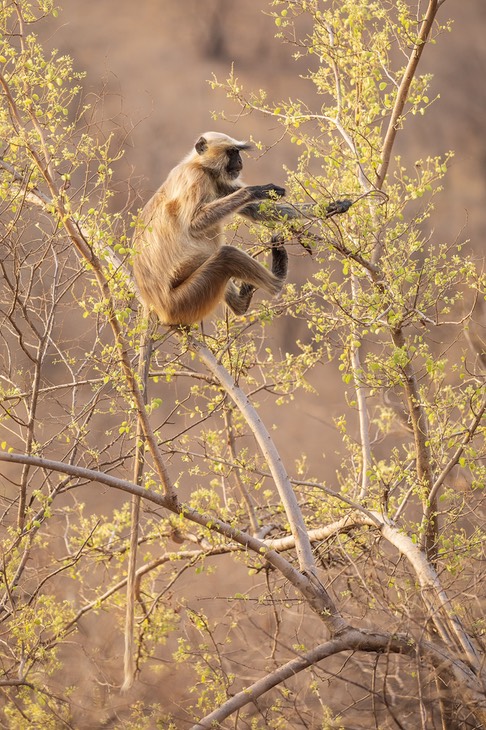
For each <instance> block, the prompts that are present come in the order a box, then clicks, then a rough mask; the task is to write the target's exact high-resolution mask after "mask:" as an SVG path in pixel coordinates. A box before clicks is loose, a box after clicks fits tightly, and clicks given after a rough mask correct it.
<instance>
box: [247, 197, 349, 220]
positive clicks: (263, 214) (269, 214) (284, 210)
mask: <svg viewBox="0 0 486 730" xmlns="http://www.w3.org/2000/svg"><path fill="white" fill-rule="evenodd" d="M351 205H352V201H351V200H348V199H346V200H335V201H334V202H332V203H329V205H328V206H327V208H326V215H325V217H326V218H331V216H333V215H337V214H339V213H346V211H347V210H349V208H350V207H351ZM315 211H316V206H315V205H314V204H312V203H296V204H295V205H289V204H286V203H274V202H271V203H265V204H263V205H262V203H258V202H256V203H249V204H248V205H245V207H244V208H241V210H239V211H238V213H239V215H243V216H245V218H249V219H250V220H252V221H257V222H272V223H273V222H275V221H281V220H285V219H287V220H294V219H296V218H315V217H318V216H316V212H315Z"/></svg>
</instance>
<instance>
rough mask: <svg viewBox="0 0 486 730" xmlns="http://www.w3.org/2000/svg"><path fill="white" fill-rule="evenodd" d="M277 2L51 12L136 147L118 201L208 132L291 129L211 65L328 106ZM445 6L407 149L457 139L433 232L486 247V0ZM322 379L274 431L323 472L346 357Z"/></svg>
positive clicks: (121, 5)
mask: <svg viewBox="0 0 486 730" xmlns="http://www.w3.org/2000/svg"><path fill="white" fill-rule="evenodd" d="M270 10H271V7H270V3H269V2H267V0H239V2H237V3H233V2H228V0H184V1H183V2H180V1H177V2H176V0H139V2H137V3H134V2H131V1H129V0H103V2H99V1H98V0H83V1H82V2H80V1H79V0H63V2H62V5H61V8H60V13H59V17H58V18H57V19H56V20H55V21H54V20H53V21H51V34H50V36H49V37H48V44H49V45H50V46H51V47H52V48H57V49H59V51H60V52H61V53H67V54H69V55H71V56H72V57H73V58H74V60H75V67H77V69H78V70H80V71H83V70H84V71H86V74H87V75H86V78H85V79H84V80H83V82H82V83H83V87H84V91H85V93H86V94H88V95H89V96H90V98H91V101H92V102H93V103H95V102H96V100H97V98H99V99H100V101H99V108H98V112H97V113H98V115H99V118H100V120H103V126H104V129H105V130H111V131H113V133H114V134H115V136H116V141H117V143H118V144H119V145H120V146H122V147H123V148H124V149H125V155H124V158H123V160H122V161H121V162H120V163H119V164H118V165H117V166H116V167H115V168H114V169H115V179H114V184H115V186H116V188H117V190H118V195H116V196H115V197H114V199H113V208H114V210H116V209H117V207H118V208H119V209H122V208H124V207H125V206H126V205H127V200H129V203H128V206H129V208H130V209H131V210H132V211H133V212H135V211H136V210H137V209H138V208H139V207H140V206H141V205H143V203H145V202H146V201H147V200H148V198H149V197H150V196H151V195H152V194H153V192H154V191H155V190H156V189H157V188H158V186H159V185H160V184H161V183H162V181H163V180H164V179H165V177H166V175H167V173H168V171H169V170H170V169H171V168H172V167H173V166H174V165H175V164H176V163H177V162H178V161H179V160H180V159H181V158H182V157H183V156H184V155H185V154H186V153H187V151H189V149H190V148H191V147H192V145H193V143H194V141H195V139H196V138H197V136H198V135H199V134H200V133H201V132H204V131H207V130H210V129H216V130H219V131H223V132H226V133H228V134H230V135H231V136H234V137H236V138H239V139H241V138H243V139H245V138H248V137H250V136H253V137H254V139H256V140H261V141H262V142H263V143H264V144H265V145H268V146H270V145H273V144H275V143H276V142H277V141H278V140H280V139H281V135H282V130H281V128H280V127H279V126H277V125H276V123H275V121H274V120H273V119H271V118H270V117H267V116H265V115H258V114H252V115H250V116H239V109H238V108H237V107H236V106H235V105H234V104H233V103H232V102H230V101H229V100H227V99H226V97H225V94H224V92H223V91H221V90H213V89H212V88H211V86H210V84H209V83H208V81H209V80H211V79H212V78H213V76H216V77H217V78H218V80H220V81H224V80H225V79H226V78H228V76H229V74H230V72H231V68H232V66H234V72H235V75H236V76H237V77H238V79H239V80H240V81H241V83H242V84H243V87H244V89H245V90H246V91H247V92H250V91H251V90H256V91H258V90H259V89H265V90H266V91H267V93H268V98H269V100H270V101H275V102H278V101H279V100H281V99H288V98H289V97H292V98H299V99H303V100H305V101H306V102H308V103H309V104H310V105H311V107H312V108H316V102H317V103H318V98H317V97H316V96H315V94H314V87H313V85H312V84H311V82H309V81H307V80H306V79H305V78H304V77H305V75H306V69H307V64H308V63H309V59H305V58H304V59H301V60H300V61H298V62H296V61H295V60H294V59H293V57H292V54H293V52H294V51H295V48H293V47H292V46H291V45H288V44H284V43H282V42H281V41H279V40H277V39H275V37H274V36H275V32H276V30H277V29H276V27H275V24H274V20H273V18H271V17H270V16H269V15H268V12H269V11H270ZM440 17H441V20H445V19H446V18H447V17H451V18H452V19H453V20H454V23H453V27H452V32H451V33H443V34H442V35H441V36H439V37H438V38H437V39H436V40H437V43H436V44H435V45H430V46H429V48H427V49H426V52H425V53H424V55H423V58H422V61H421V66H420V72H421V73H432V74H433V75H434V78H433V80H432V83H431V88H430V90H429V97H430V99H434V98H435V97H437V96H438V97H439V98H437V100H436V101H435V103H433V104H432V105H431V107H430V108H429V109H428V111H427V113H426V115H425V116H423V117H422V116H415V117H409V118H408V119H407V123H406V127H405V129H404V131H403V132H402V133H401V134H400V135H399V143H398V147H397V151H398V152H399V153H400V154H401V155H402V157H403V160H404V162H405V164H408V163H410V162H412V163H413V162H414V161H415V160H417V159H419V158H423V157H427V156H429V155H436V154H445V153H446V152H448V151H449V150H454V152H455V157H454V159H453V160H452V162H451V163H450V170H449V173H448V175H447V176H446V179H445V188H444V192H443V193H442V194H441V195H440V196H438V197H437V198H436V206H437V207H436V209H437V215H435V216H434V217H433V219H432V220H431V225H432V226H433V235H434V236H437V237H441V238H442V239H444V240H446V241H454V240H455V239H456V238H459V239H460V240H466V239H470V240H471V243H472V246H473V247H474V249H475V250H476V252H477V253H478V255H480V256H483V251H484V243H483V242H484V238H485V234H486V208H485V201H486V146H485V144H484V130H485V127H486V84H485V81H484V79H485V78H486V44H485V43H484V28H485V25H486V3H485V2H484V0H467V2H458V1H457V0H446V2H445V3H444V6H443V7H442V8H441V11H440ZM304 22H305V21H304ZM213 112H217V113H221V112H224V114H225V117H226V120H225V121H222V120H221V119H218V120H216V121H215V120H214V119H213V117H212V113H213ZM298 150H299V148H298V147H296V146H295V145H291V144H290V141H289V140H288V139H286V138H284V139H283V140H281V141H280V142H279V143H278V144H277V145H276V146H275V147H273V148H272V149H270V150H269V151H268V152H267V154H265V155H264V156H259V155H258V154H255V155H253V156H252V158H250V159H249V158H246V160H245V170H244V179H245V181H246V182H247V183H249V184H256V183H265V182H275V183H277V184H282V183H284V182H285V172H284V170H283V166H284V165H287V166H290V167H293V166H294V164H295V162H296V160H297V157H298ZM315 266H316V264H315V263H314V261H313V260H312V259H311V258H310V257H309V256H307V254H301V255H299V256H292V255H291V261H290V267H291V268H290V274H289V277H290V279H291V280H293V281H297V282H301V281H303V280H304V279H305V278H306V277H307V276H309V275H311V274H312V270H313V267H315ZM266 336H267V337H268V338H272V339H274V341H275V344H276V345H277V346H278V347H281V348H282V349H284V350H289V351H292V347H293V346H294V347H295V345H294V344H293V343H295V341H296V339H298V338H302V339H304V341H305V338H306V336H307V333H306V327H305V325H304V324H303V323H301V322H298V321H296V320H293V319H290V318H285V317H281V318H280V319H279V321H278V322H276V323H274V324H273V325H272V327H271V328H267V331H266ZM316 377H318V378H319V383H318V385H319V387H318V390H319V392H320V394H321V397H320V398H318V399H316V398H315V397H314V396H313V395H311V394H306V393H301V394H299V400H298V402H296V403H295V407H293V408H291V409H289V408H286V409H279V411H278V418H277V420H276V423H277V424H278V427H279V428H278V434H277V435H276V439H277V443H278V445H279V446H280V447H283V448H285V446H286V445H287V444H288V443H289V439H290V443H295V441H294V439H301V438H302V433H305V434H306V442H305V449H306V451H307V453H308V454H309V467H311V468H312V467H317V472H321V473H322V456H323V451H326V460H327V461H326V471H327V473H328V474H331V475H332V474H333V473H334V470H333V467H334V466H335V465H336V464H335V460H334V456H333V448H332V439H334V438H336V434H335V433H334V427H333V425H332V419H333V417H334V416H336V415H339V413H340V412H341V403H342V399H343V391H342V386H341V383H340V378H339V376H338V375H337V374H336V372H335V369H334V368H333V372H331V371H330V369H329V368H328V369H327V373H326V376H325V382H323V377H322V371H321V373H320V375H317V376H316ZM316 384H317V383H316ZM326 390H327V392H326ZM296 412H298V414H299V417H298V418H296ZM263 415H264V416H266V417H267V418H268V417H270V419H272V420H270V422H269V425H271V424H272V422H273V421H274V419H275V416H274V411H273V408H272V406H270V411H269V412H267V411H266V410H264V411H263ZM317 423H319V424H320V426H321V428H316V425H317ZM326 434H327V436H325V435H326ZM323 436H324V442H323ZM327 437H329V439H330V441H329V442H327ZM329 470H331V471H329Z"/></svg>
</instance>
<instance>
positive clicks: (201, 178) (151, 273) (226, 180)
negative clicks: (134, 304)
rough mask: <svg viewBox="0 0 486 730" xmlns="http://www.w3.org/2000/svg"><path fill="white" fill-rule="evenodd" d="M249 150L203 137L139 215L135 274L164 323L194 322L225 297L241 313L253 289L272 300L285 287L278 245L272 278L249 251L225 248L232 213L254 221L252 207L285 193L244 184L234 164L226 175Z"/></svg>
mask: <svg viewBox="0 0 486 730" xmlns="http://www.w3.org/2000/svg"><path fill="white" fill-rule="evenodd" d="M248 148H249V145H248V143H246V142H243V141H239V140H235V139H232V138H231V137H228V136H227V135H225V134H220V133H217V132H207V133H206V134H204V135H202V136H201V137H200V138H199V139H198V141H197V142H196V145H195V147H194V149H193V150H191V152H190V153H189V154H188V155H187V156H186V157H185V158H184V159H183V160H182V162H181V163H180V164H179V165H177V166H176V167H174V168H173V170H171V172H170V173H169V175H168V177H167V179H166V181H165V182H164V183H163V185H162V186H161V187H160V188H159V190H158V191H157V192H156V193H155V195H154V196H153V197H152V199H151V200H149V202H148V203H147V205H146V206H145V208H144V209H143V211H142V213H141V216H140V221H139V225H138V227H137V231H136V234H135V240H134V243H135V256H134V272H135V277H136V280H137V284H138V287H139V289H140V293H141V296H142V299H143V300H144V302H145V304H146V305H148V306H149V307H151V308H152V309H154V310H155V312H156V313H157V314H158V316H159V318H160V320H161V322H163V323H164V324H168V325H170V324H182V325H188V324H192V323H194V322H198V321H200V320H201V319H203V318H204V317H205V316H206V315H207V314H209V313H210V312H211V311H212V310H213V309H214V307H215V306H216V305H217V304H218V302H220V301H221V300H222V299H223V298H225V300H226V303H227V304H228V306H230V307H231V309H233V311H234V312H235V313H236V314H243V313H244V312H245V311H246V309H247V308H248V305H249V302H250V300H251V294H252V292H253V288H254V287H261V288H262V289H264V290H265V291H266V292H268V293H269V294H271V295H276V294H277V293H278V292H279V291H280V290H281V288H282V285H283V281H284V279H285V276H286V271H287V255H286V253H285V250H284V249H283V247H281V248H280V250H279V251H277V252H276V253H275V254H274V259H273V260H274V271H275V273H276V274H277V275H274V273H271V272H270V271H268V270H267V269H266V268H264V267H263V266H262V265H261V264H259V263H258V262H257V261H255V259H253V258H252V257H251V256H248V254H246V253H244V252H243V251H240V250H239V249H237V248H234V247H233V246H226V245H224V236H223V226H224V222H225V220H226V219H227V218H228V217H229V216H230V215H232V214H233V213H236V212H240V213H242V214H246V215H248V216H249V217H250V218H253V219H258V218H259V213H258V207H259V203H258V205H257V202H258V201H261V200H264V199H267V198H269V197H271V196H272V194H273V193H276V194H277V195H283V194H284V192H285V191H284V190H283V189H282V188H279V187H278V186H272V185H266V186H256V185H255V186H245V185H244V184H243V182H242V181H241V178H240V171H241V165H240V164H239V162H238V165H239V169H237V170H235V169H233V170H228V160H229V159H230V156H231V154H233V156H234V155H235V152H234V151H235V150H238V151H239V150H245V149H248ZM232 151H233V152H232ZM236 157H237V160H238V161H240V156H239V154H238V155H236ZM245 206H246V210H245ZM233 278H235V279H238V280H239V281H241V282H244V283H245V284H244V285H242V287H241V289H238V288H237V287H236V286H235V284H234V283H233V282H232V281H231V280H232V279H233Z"/></svg>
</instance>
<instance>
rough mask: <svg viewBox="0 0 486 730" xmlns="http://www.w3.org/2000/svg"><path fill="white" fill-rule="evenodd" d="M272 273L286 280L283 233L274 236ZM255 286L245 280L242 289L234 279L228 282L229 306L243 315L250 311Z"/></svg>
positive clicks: (286, 262) (286, 259) (286, 261)
mask: <svg viewBox="0 0 486 730" xmlns="http://www.w3.org/2000/svg"><path fill="white" fill-rule="evenodd" d="M271 242H272V274H273V275H274V276H276V277H277V279H280V280H281V281H283V280H285V279H286V277H287V269H288V258H289V257H288V254H287V251H286V250H285V247H284V245H283V243H284V239H283V236H281V235H275V236H272V239H271ZM254 291H255V287H254V286H253V285H252V284H248V283H247V282H243V284H242V285H241V287H240V289H239V290H238V289H237V287H236V286H235V285H234V284H233V282H232V281H229V282H228V285H227V287H226V292H225V295H224V298H225V302H226V304H227V305H228V307H229V308H230V309H231V310H232V311H233V312H234V313H235V314H238V315H239V316H241V315H242V314H245V312H247V311H248V307H249V306H250V302H251V299H252V297H253V292H254Z"/></svg>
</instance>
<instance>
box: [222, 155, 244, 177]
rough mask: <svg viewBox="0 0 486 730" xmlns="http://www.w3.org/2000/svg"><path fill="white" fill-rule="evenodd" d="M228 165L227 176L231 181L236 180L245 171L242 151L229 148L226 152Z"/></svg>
mask: <svg viewBox="0 0 486 730" xmlns="http://www.w3.org/2000/svg"><path fill="white" fill-rule="evenodd" d="M226 155H227V163H226V168H225V169H226V174H227V175H228V177H229V178H230V179H231V180H235V179H236V178H237V177H238V175H239V174H240V172H241V171H242V169H243V160H242V159H241V155H240V150H239V149H238V148H237V147H229V148H228V149H227V150H226Z"/></svg>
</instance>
